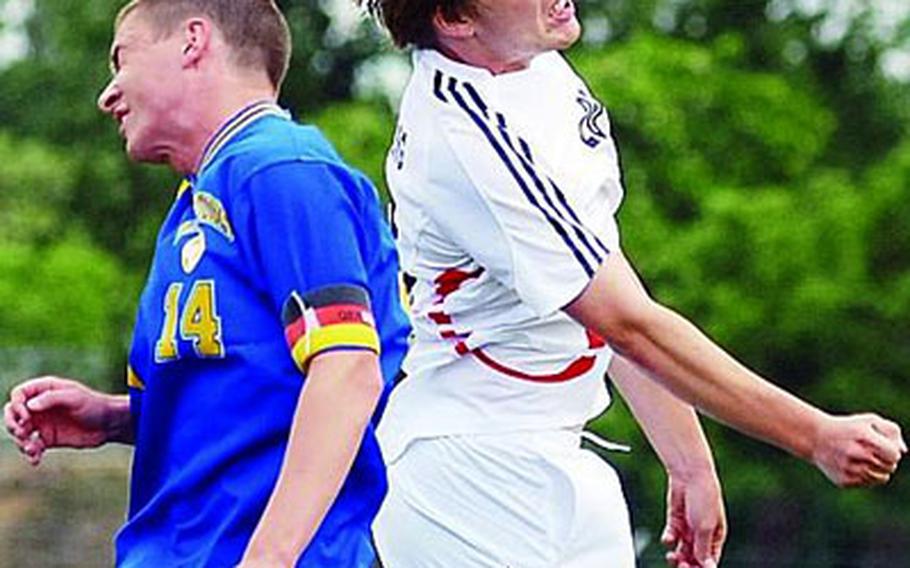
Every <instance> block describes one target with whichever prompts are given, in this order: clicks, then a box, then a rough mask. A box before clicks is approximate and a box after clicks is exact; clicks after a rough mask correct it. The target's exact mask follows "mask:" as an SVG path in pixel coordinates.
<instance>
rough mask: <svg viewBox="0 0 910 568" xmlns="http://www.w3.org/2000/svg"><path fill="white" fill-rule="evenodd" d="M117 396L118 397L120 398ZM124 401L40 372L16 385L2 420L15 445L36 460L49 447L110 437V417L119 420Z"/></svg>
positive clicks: (83, 444)
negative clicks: (44, 375) (38, 376)
mask: <svg viewBox="0 0 910 568" xmlns="http://www.w3.org/2000/svg"><path fill="white" fill-rule="evenodd" d="M120 398H122V397H120ZM124 412H125V413H126V414H127V415H128V413H129V409H128V406H126V401H125V399H124V400H118V397H113V396H110V395H106V394H102V393H99V392H97V391H94V390H91V389H89V388H88V387H86V386H84V385H82V384H80V383H77V382H75V381H71V380H69V379H61V378H57V377H41V378H38V379H32V380H30V381H26V382H24V383H22V384H20V385H18V386H17V387H15V388H14V389H13V390H12V392H11V393H10V400H9V402H7V403H6V405H5V406H4V408H3V420H4V423H5V425H6V429H7V431H8V432H9V433H10V435H11V436H12V437H13V439H14V441H15V442H16V445H17V446H18V447H19V450H20V451H21V452H22V453H23V454H24V455H25V458H26V459H27V460H28V462H29V463H30V464H32V465H35V466H36V465H38V464H39V463H40V462H41V458H42V456H43V455H44V452H45V451H46V450H47V449H48V448H94V447H97V446H100V445H101V444H103V443H105V442H107V441H108V440H109V439H110V438H111V426H112V422H116V423H118V424H122V423H123V416H122V415H121V416H119V417H118V418H119V419H118V420H116V421H113V420H112V418H114V416H113V415H114V414H122V413H124Z"/></svg>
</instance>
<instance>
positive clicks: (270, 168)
mask: <svg viewBox="0 0 910 568" xmlns="http://www.w3.org/2000/svg"><path fill="white" fill-rule="evenodd" d="M206 177H210V178H212V179H216V180H218V184H219V185H220V186H221V187H222V188H224V191H226V192H227V193H229V194H231V196H230V197H236V196H237V195H239V194H241V193H243V192H246V191H249V190H250V189H251V188H253V187H255V188H256V190H257V191H269V192H280V191H296V192H301V193H311V192H313V191H316V192H325V191H329V190H331V189H332V188H340V189H343V190H344V191H345V192H347V193H351V194H356V195H362V194H364V193H366V194H369V193H371V192H374V191H375V190H374V189H373V188H372V184H370V182H369V180H367V178H366V177H365V176H364V175H363V174H362V173H360V172H359V171H357V170H355V169H353V168H351V167H350V166H348V165H347V164H346V163H345V162H344V161H343V160H342V159H341V157H340V156H339V155H338V153H337V152H336V151H335V148H334V147H333V146H332V145H331V143H330V142H329V141H328V140H327V139H326V138H325V136H324V135H323V134H322V132H320V131H319V129H318V128H316V127H315V126H311V125H304V124H299V123H296V122H292V121H290V120H285V119H281V118H271V117H270V118H264V119H262V120H260V121H259V122H258V123H256V124H253V125H251V126H250V128H248V129H247V131H245V132H243V133H242V134H241V135H240V136H238V138H237V139H236V140H234V141H232V143H231V144H230V145H229V146H228V147H226V148H225V150H224V152H223V153H222V154H221V155H219V156H218V157H217V159H216V160H215V162H213V164H212V166H211V168H210V171H208V172H206Z"/></svg>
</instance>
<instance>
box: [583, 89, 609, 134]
mask: <svg viewBox="0 0 910 568" xmlns="http://www.w3.org/2000/svg"><path fill="white" fill-rule="evenodd" d="M575 100H576V101H577V102H578V104H579V105H581V108H582V109H583V110H584V113H585V114H584V116H583V117H582V118H581V121H579V123H578V132H579V134H580V135H581V141H582V142H584V143H585V145H587V146H588V147H589V148H597V147H598V146H600V143H601V142H603V141H604V140H606V139H607V134H606V133H605V132H604V130H603V129H602V128H601V127H600V122H601V121H602V120H603V118H604V115H605V114H606V113H605V111H604V106H603V105H602V104H601V103H600V101H598V100H597V99H595V98H594V97H592V96H591V94H590V93H588V92H587V91H585V90H583V89H579V90H578V97H576V99H575Z"/></svg>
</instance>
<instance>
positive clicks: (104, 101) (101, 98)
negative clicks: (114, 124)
mask: <svg viewBox="0 0 910 568" xmlns="http://www.w3.org/2000/svg"><path fill="white" fill-rule="evenodd" d="M121 96H122V93H121V91H120V88H119V87H118V86H117V83H116V81H114V79H111V80H110V82H109V83H108V84H107V85H106V86H105V87H104V90H102V91H101V94H100V95H98V110H100V111H101V112H103V113H106V114H113V112H114V105H116V104H117V101H119V100H120V97H121Z"/></svg>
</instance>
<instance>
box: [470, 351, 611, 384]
mask: <svg viewBox="0 0 910 568" xmlns="http://www.w3.org/2000/svg"><path fill="white" fill-rule="evenodd" d="M471 353H472V354H473V355H474V356H475V357H477V359H478V360H479V361H480V362H481V363H483V364H484V365H486V366H487V367H490V368H491V369H493V370H494V371H499V372H500V373H502V374H504V375H508V376H510V377H514V378H516V379H521V380H523V381H531V382H534V383H562V382H565V381H571V380H572V379H575V378H577V377H580V376H581V375H584V374H585V373H587V372H588V371H590V370H591V369H593V368H594V362H595V361H596V360H597V357H594V356H587V355H586V356H584V357H579V358H578V359H576V360H575V361H573V362H572V363H571V364H570V365H569V366H568V367H566V368H565V369H563V370H562V371H560V372H558V373H554V374H551V375H529V374H528V373H524V372H522V371H519V370H518V369H513V368H511V367H507V366H505V365H503V364H502V363H500V362H499V361H496V360H495V359H493V358H492V357H490V356H489V355H487V354H486V353H484V352H483V350H481V349H475V350H474V351H472V352H471ZM460 354H462V355H463V353H460Z"/></svg>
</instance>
